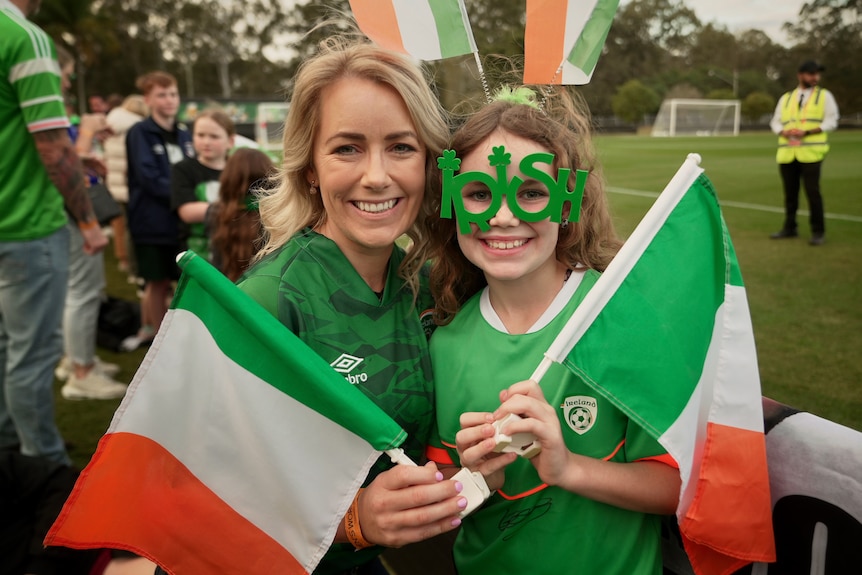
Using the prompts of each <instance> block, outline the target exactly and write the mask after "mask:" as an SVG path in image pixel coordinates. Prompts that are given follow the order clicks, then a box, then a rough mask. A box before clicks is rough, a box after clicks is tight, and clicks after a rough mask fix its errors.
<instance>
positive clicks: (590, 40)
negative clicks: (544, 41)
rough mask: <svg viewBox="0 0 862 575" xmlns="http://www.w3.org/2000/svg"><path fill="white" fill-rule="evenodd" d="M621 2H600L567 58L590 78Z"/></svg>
mask: <svg viewBox="0 0 862 575" xmlns="http://www.w3.org/2000/svg"><path fill="white" fill-rule="evenodd" d="M619 3H620V1H619V0H599V1H598V3H597V4H596V6H595V7H594V8H593V12H592V14H590V18H589V20H587V23H586V24H584V29H583V31H582V32H581V35H580V36H578V40H577V41H576V42H575V45H574V46H573V47H572V50H571V51H570V52H569V56H568V58H566V59H567V60H568V61H569V63H570V64H572V65H573V66H575V67H576V68H578V69H579V70H583V72H584V73H585V74H586V75H587V76H590V75H591V74H592V73H593V69H594V68H595V67H596V62H598V61H599V56H601V55H602V48H603V47H604V45H605V39H606V38H607V37H608V32H609V31H610V29H611V24H613V21H614V14H615V13H616V11H617V6H618V5H619Z"/></svg>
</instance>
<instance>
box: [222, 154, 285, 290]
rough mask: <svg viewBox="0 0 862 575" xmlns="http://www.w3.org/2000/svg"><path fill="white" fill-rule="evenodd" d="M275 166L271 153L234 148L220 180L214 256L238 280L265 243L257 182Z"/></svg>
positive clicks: (267, 176) (232, 278) (229, 275)
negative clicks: (257, 196) (256, 194)
mask: <svg viewBox="0 0 862 575" xmlns="http://www.w3.org/2000/svg"><path fill="white" fill-rule="evenodd" d="M274 169H275V167H274V166H273V163H272V160H270V159H269V156H267V155H266V154H264V153H263V152H261V151H260V150H255V149H253V148H240V149H238V150H236V151H234V152H233V153H232V154H231V156H230V158H229V159H228V161H227V165H225V168H224V170H223V171H222V173H221V178H220V180H219V184H220V187H219V201H218V204H216V208H215V209H216V214H215V217H214V218H213V223H214V230H213V234H212V239H211V249H212V252H213V259H214V261H216V262H217V263H218V264H219V266H220V268H221V270H222V272H223V273H224V274H225V275H226V276H227V277H229V278H230V279H231V281H236V280H237V279H239V277H240V276H241V275H242V273H243V272H244V271H245V269H246V268H247V267H248V265H249V263H250V262H251V260H252V258H253V257H254V256H255V254H257V252H258V250H259V249H260V247H261V245H262V241H263V238H262V233H261V231H262V228H261V224H260V213H259V212H258V211H257V205H256V199H255V197H254V189H252V188H253V187H254V185H255V182H260V181H265V179H266V178H269V177H270V176H271V175H272V172H273V170H274Z"/></svg>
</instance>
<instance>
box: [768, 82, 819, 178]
mask: <svg viewBox="0 0 862 575" xmlns="http://www.w3.org/2000/svg"><path fill="white" fill-rule="evenodd" d="M799 94H800V91H799V89H798V88H797V89H796V90H793V91H792V92H787V93H786V94H784V95H783V96H782V97H781V125H782V127H783V129H785V130H791V129H794V128H796V129H799V130H813V129H814V128H819V127H820V123H821V122H823V114H824V113H825V111H826V98H825V97H824V96H823V89H822V88H820V87H819V86H818V87H815V88H814V90H812V92H811V95H810V96H809V97H808V100H807V101H806V102H805V105H803V106H802V108H800V107H799ZM828 151H829V144H828V142H827V136H826V132H820V133H818V134H811V135H809V136H805V137H804V138H802V140H796V141H795V142H794V141H791V140H788V139H787V138H785V137H783V136H778V153H777V154H776V156H775V159H776V160H777V161H778V163H779V164H789V163H791V162H792V161H793V160H799V161H800V162H802V163H803V164H812V163H814V162H820V161H822V160H823V157H824V156H825V155H826V152H828Z"/></svg>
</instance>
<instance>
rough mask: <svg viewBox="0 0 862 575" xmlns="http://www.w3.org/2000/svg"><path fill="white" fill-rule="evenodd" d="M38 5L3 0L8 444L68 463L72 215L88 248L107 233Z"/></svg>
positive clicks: (2, 227)
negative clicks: (64, 407)
mask: <svg viewBox="0 0 862 575" xmlns="http://www.w3.org/2000/svg"><path fill="white" fill-rule="evenodd" d="M38 4H39V3H38V2H31V1H27V0H12V1H10V0H0V149H2V153H0V449H17V450H19V451H20V452H21V453H22V454H24V455H31V456H34V455H41V456H44V457H47V458H48V459H50V460H52V461H56V462H59V463H69V456H68V454H67V453H66V448H65V446H64V444H63V437H62V436H61V435H60V432H59V430H58V429H57V425H56V423H55V421H54V395H53V385H54V378H53V368H54V366H55V365H56V363H57V361H58V360H59V358H60V355H61V353H62V342H61V338H60V321H61V318H62V314H63V301H64V299H65V295H66V279H67V271H68V267H69V260H68V257H69V231H68V228H67V227H66V221H67V220H68V217H69V216H71V217H72V219H74V220H75V222H76V223H77V227H78V229H79V230H80V232H81V234H82V237H83V240H84V241H83V242H82V243H83V245H84V249H85V250H86V251H87V253H98V252H99V251H100V250H102V249H104V247H105V246H106V245H107V243H108V240H107V238H106V237H105V235H104V234H103V233H102V230H101V228H100V227H99V224H98V222H97V221H96V216H95V214H94V213H93V207H92V205H91V203H90V199H89V197H88V195H87V191H86V188H85V183H84V174H83V169H82V166H81V160H80V159H79V157H78V155H77V153H76V152H75V148H74V146H73V145H72V142H71V140H70V139H69V135H68V132H67V128H68V126H69V120H68V118H67V117H66V111H65V109H64V107H63V99H62V97H61V89H60V69H59V66H58V65H57V59H56V52H55V50H54V42H53V41H52V40H51V38H50V36H48V35H47V34H46V33H45V32H44V31H43V30H41V29H40V28H39V27H38V26H36V25H35V24H33V23H31V22H29V21H28V20H27V15H28V14H31V13H32V12H34V11H35V10H36V8H37V7H38ZM64 206H65V208H66V209H65V210H64ZM67 214H68V215H67Z"/></svg>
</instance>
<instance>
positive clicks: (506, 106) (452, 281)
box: [428, 88, 622, 325]
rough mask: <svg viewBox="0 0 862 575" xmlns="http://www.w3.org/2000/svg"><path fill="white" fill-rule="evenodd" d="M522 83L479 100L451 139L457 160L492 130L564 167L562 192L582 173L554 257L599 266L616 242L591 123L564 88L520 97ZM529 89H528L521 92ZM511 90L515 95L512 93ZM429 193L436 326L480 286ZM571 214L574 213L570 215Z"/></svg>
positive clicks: (452, 226)
mask: <svg viewBox="0 0 862 575" xmlns="http://www.w3.org/2000/svg"><path fill="white" fill-rule="evenodd" d="M522 90H523V88H519V89H517V90H514V91H513V90H509V91H507V92H506V94H508V96H505V97H503V98H502V99H498V100H496V101H494V102H492V103H490V104H487V105H485V106H484V107H483V108H481V109H480V110H479V111H478V112H476V113H474V114H473V115H472V116H470V117H469V118H468V119H467V120H466V122H464V124H463V125H462V126H461V127H460V128H458V130H457V131H456V132H455V134H454V135H453V136H452V144H451V146H450V147H451V148H452V149H453V150H455V151H456V152H457V153H458V157H459V158H462V159H463V158H464V157H466V156H467V154H469V153H470V152H472V151H473V150H474V149H476V147H478V146H479V144H481V143H482V142H483V141H484V140H485V139H486V138H488V136H490V135H491V134H492V133H493V132H494V131H495V130H497V129H502V130H505V131H506V132H509V133H510V134H514V135H516V136H520V137H522V138H526V139H528V140H532V141H533V142H536V143H537V144H539V145H540V146H542V147H543V148H545V149H547V150H548V151H550V152H551V153H553V154H554V170H558V169H560V168H569V169H571V170H572V173H571V176H570V177H569V189H573V187H574V184H575V181H574V180H575V169H582V170H589V172H590V173H589V177H588V178H587V183H586V187H585V189H584V197H583V201H582V203H581V209H580V218H579V220H578V221H577V222H575V221H571V222H570V223H569V224H568V225H567V226H565V227H561V228H560V235H559V239H558V240H557V249H556V257H557V259H558V260H559V261H560V262H562V263H563V264H565V265H566V266H568V267H569V268H570V269H576V268H580V269H584V268H591V269H595V270H598V271H604V269H605V268H606V267H607V265H608V264H609V263H610V261H611V259H613V257H614V255H615V254H616V253H617V251H618V250H619V248H620V246H621V244H622V242H621V241H620V240H619V238H618V236H617V234H616V231H615V230H614V225H613V220H612V218H611V214H610V209H609V206H608V202H607V198H606V197H605V184H604V179H603V176H602V172H601V167H600V165H599V162H598V159H597V157H596V153H595V150H594V148H593V144H592V135H591V134H592V125H591V119H590V115H589V111H588V108H587V107H586V104H585V103H584V102H583V100H582V99H580V98H578V97H577V96H576V95H573V94H571V93H570V92H568V90H566V89H565V88H561V89H557V90H550V89H547V88H546V89H545V90H546V91H545V92H544V93H543V94H542V96H541V97H537V98H535V99H533V98H528V99H527V100H524V92H523V91H522ZM528 91H529V90H528ZM512 94H514V95H515V97H513V96H512ZM439 188H440V186H439V184H438V185H437V190H436V192H435V194H434V199H435V205H434V210H435V214H434V215H433V216H432V217H431V218H430V219H429V221H428V224H429V227H430V229H431V256H432V259H433V263H432V267H431V293H432V295H433V296H434V298H435V300H436V304H437V307H436V309H435V312H434V315H435V320H436V321H437V323H438V324H440V325H445V324H447V323H449V322H450V321H452V318H453V317H454V316H455V314H456V313H457V312H458V310H459V309H460V307H461V305H462V304H463V303H464V302H465V301H467V299H469V298H470V297H471V296H473V295H474V294H475V293H477V292H478V291H480V290H481V289H482V288H484V287H485V285H487V282H486V281H485V275H484V274H483V273H482V270H480V269H479V268H477V267H476V266H475V265H473V263H472V262H470V260H468V259H467V258H466V257H465V256H464V254H463V253H462V252H461V249H460V247H459V246H458V238H457V235H456V234H457V224H456V220H455V219H454V218H451V219H443V218H440V217H439V215H437V214H439V213H440V202H441V198H442V195H441V190H440V189H439ZM570 219H572V220H573V219H574V218H570Z"/></svg>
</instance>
